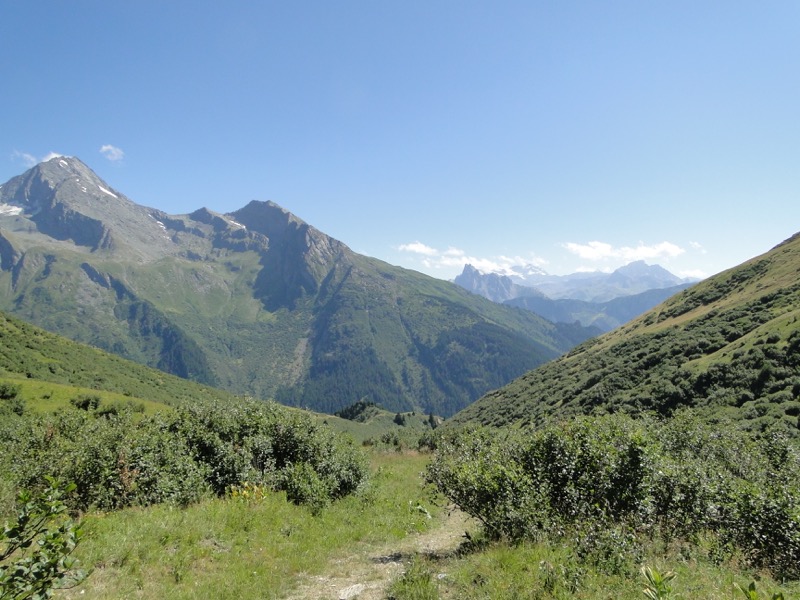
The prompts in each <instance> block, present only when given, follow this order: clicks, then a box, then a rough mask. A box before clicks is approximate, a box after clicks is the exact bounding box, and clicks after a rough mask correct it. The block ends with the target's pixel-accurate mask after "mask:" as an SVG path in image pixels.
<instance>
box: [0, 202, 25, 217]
mask: <svg viewBox="0 0 800 600" xmlns="http://www.w3.org/2000/svg"><path fill="white" fill-rule="evenodd" d="M21 213H22V207H20V206H14V205H13V204H0V215H9V216H14V215H18V214H21Z"/></svg>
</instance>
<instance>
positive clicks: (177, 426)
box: [0, 401, 367, 510]
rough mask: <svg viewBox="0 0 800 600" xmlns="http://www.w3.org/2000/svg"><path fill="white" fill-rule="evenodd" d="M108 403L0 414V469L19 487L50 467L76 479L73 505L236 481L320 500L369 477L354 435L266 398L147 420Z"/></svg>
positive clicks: (163, 497)
mask: <svg viewBox="0 0 800 600" xmlns="http://www.w3.org/2000/svg"><path fill="white" fill-rule="evenodd" d="M114 406H115V408H116V410H115V411H109V412H105V413H104V414H103V415H102V416H103V417H104V418H98V416H101V415H98V414H97V411H95V412H94V413H90V412H87V411H85V410H74V409H72V410H63V411H60V412H58V413H55V414H46V415H27V416H24V417H20V418H18V419H16V420H6V421H2V422H0V456H3V457H6V459H4V460H3V461H2V462H0V467H2V469H3V470H4V471H5V477H6V478H7V479H10V480H11V481H12V482H13V484H14V485H15V486H16V487H17V488H19V489H36V487H37V486H38V485H39V482H41V481H42V480H43V477H44V476H47V475H54V476H57V477H59V478H62V479H67V480H70V481H74V482H75V483H76V486H77V488H76V491H75V493H74V494H73V495H72V496H71V497H70V505H71V506H72V507H73V508H76V509H79V510H85V509H87V508H89V507H97V508H99V509H102V510H112V509H117V508H121V507H123V506H130V505H142V506H144V505H149V504H154V503H159V502H169V503H174V504H179V505H185V504H188V503H190V502H194V501H196V500H197V499H199V498H200V497H202V496H203V495H206V494H210V493H213V494H217V495H223V494H225V493H226V492H227V491H228V490H229V489H231V487H232V486H236V485H239V484H241V483H243V482H251V483H253V484H257V485H260V486H266V487H269V488H271V489H274V490H281V489H287V486H294V487H292V488H291V491H292V493H291V494H290V499H292V500H293V501H296V502H305V501H306V499H308V501H309V502H313V503H315V505H319V504H320V503H321V499H322V497H323V496H324V497H325V498H326V500H327V501H330V500H333V499H336V498H339V497H342V496H346V495H348V494H352V493H353V492H355V491H356V490H357V489H358V488H359V487H360V486H361V484H362V483H363V482H364V481H365V479H366V476H367V467H366V462H365V459H364V456H363V454H361V453H360V452H359V451H358V450H357V449H356V448H355V447H354V446H353V445H352V444H351V443H347V442H345V441H343V440H342V439H341V438H339V437H337V436H336V435H335V434H334V433H333V432H332V431H331V430H330V429H328V428H326V427H322V426H319V425H316V424H314V423H313V422H312V421H311V419H310V417H306V416H300V415H294V414H291V413H289V412H288V411H285V410H283V409H279V408H277V407H275V406H273V405H269V404H263V403H257V402H254V401H241V402H237V403H232V404H231V405H225V406H220V407H216V406H213V405H211V404H197V405H194V406H191V407H187V408H184V409H181V410H179V411H176V412H172V413H164V414H158V415H154V416H151V417H146V418H140V417H139V416H138V415H137V416H136V417H134V414H133V413H132V412H131V410H130V409H129V408H128V407H126V406H120V407H117V406H116V405H114ZM8 457H15V458H14V460H10V459H8ZM297 470H299V471H297ZM295 471H297V473H300V475H298V474H297V473H295ZM311 473H313V477H312V476H311V475H310V474H311ZM303 477H304V479H303ZM295 480H297V481H295ZM300 483H303V484H308V486H311V487H310V489H311V491H310V492H308V493H306V492H303V489H302V485H300ZM318 483H319V485H317V484H318ZM287 491H289V490H288V489H287ZM312 492H313V493H312Z"/></svg>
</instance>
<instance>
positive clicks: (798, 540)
mask: <svg viewBox="0 0 800 600" xmlns="http://www.w3.org/2000/svg"><path fill="white" fill-rule="evenodd" d="M436 448H437V449H436V453H435V455H434V459H433V461H432V463H431V465H430V466H429V468H428V471H427V478H428V480H429V481H430V482H431V483H433V484H434V485H435V486H436V487H437V488H438V489H439V491H441V492H442V493H443V494H444V495H446V496H447V497H448V498H449V499H450V500H451V501H453V502H454V503H455V504H456V505H458V506H459V507H460V508H461V509H462V510H464V511H465V512H467V513H468V514H470V515H472V516H474V517H476V518H477V519H479V520H480V521H481V522H482V523H483V524H484V526H485V528H486V530H487V532H488V533H489V534H490V535H493V536H495V537H502V538H507V539H510V540H522V539H538V538H542V537H544V536H555V537H559V536H562V537H563V536H570V537H571V538H572V539H580V540H583V542H581V544H579V547H581V548H583V549H584V550H585V554H586V556H585V557H584V558H585V559H586V560H588V561H590V562H592V563H595V564H600V565H605V566H606V570H608V571H610V572H620V571H621V570H624V569H625V568H626V565H625V564H624V562H625V561H622V562H620V561H619V554H620V553H622V554H623V555H625V556H627V557H628V559H629V560H628V563H629V564H628V567H632V565H633V564H634V563H635V562H636V560H637V555H638V552H639V548H640V544H641V540H642V539H643V538H644V537H646V536H647V537H653V536H659V537H661V538H664V539H670V538H673V537H675V536H678V535H679V536H682V537H685V538H688V539H692V538H694V537H697V536H700V535H701V534H702V535H706V534H711V535H714V536H716V537H717V539H718V540H719V546H720V547H723V548H736V549H738V551H739V552H740V553H741V554H743V555H744V557H745V559H746V560H747V561H748V562H749V563H750V564H751V565H753V566H754V567H758V568H762V567H763V568H768V569H771V570H772V571H773V572H775V573H776V574H777V575H778V576H780V577H788V578H798V577H800V484H799V483H798V482H800V452H798V447H797V445H796V443H794V442H792V441H791V440H790V439H788V438H787V437H786V436H784V435H782V434H769V433H765V434H761V435H759V436H757V437H752V436H751V435H750V434H747V433H744V432H742V431H739V430H737V429H735V428H734V427H732V426H725V425H722V424H719V423H717V424H714V425H708V424H704V423H701V422H699V421H696V420H694V419H693V418H692V417H690V416H688V415H687V414H680V415H678V416H676V417H675V418H674V419H672V420H669V421H656V420H651V419H641V420H634V419H632V418H630V417H627V416H622V415H614V416H607V417H600V418H588V417H587V418H581V419H577V420H575V421H571V422H568V423H562V424H559V425H552V426H549V427H547V428H545V429H542V430H539V431H533V432H532V431H529V430H526V431H504V432H502V433H501V432H498V431H497V430H487V429H480V428H479V429H470V430H463V431H449V432H447V433H445V434H441V435H439V437H438V439H437V442H436ZM605 554H608V556H605ZM612 558H613V560H612ZM614 561H617V562H616V563H615V562H614Z"/></svg>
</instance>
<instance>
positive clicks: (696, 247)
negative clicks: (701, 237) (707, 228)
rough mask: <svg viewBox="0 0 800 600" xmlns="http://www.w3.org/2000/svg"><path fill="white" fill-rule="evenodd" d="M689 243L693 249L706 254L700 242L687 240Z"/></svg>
mask: <svg viewBox="0 0 800 600" xmlns="http://www.w3.org/2000/svg"><path fill="white" fill-rule="evenodd" d="M689 245H690V246H691V247H692V249H693V250H697V251H698V252H699V253H700V254H706V249H705V248H704V247H703V244H701V243H700V242H689Z"/></svg>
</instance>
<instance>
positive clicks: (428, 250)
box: [397, 241, 547, 273]
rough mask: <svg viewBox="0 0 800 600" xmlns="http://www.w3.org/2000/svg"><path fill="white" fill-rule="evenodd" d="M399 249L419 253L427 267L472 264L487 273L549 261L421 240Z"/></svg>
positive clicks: (458, 267) (451, 266) (539, 264)
mask: <svg viewBox="0 0 800 600" xmlns="http://www.w3.org/2000/svg"><path fill="white" fill-rule="evenodd" d="M397 249H398V250H400V251H401V252H409V253H412V254H417V255H419V258H420V262H421V263H422V265H423V266H424V267H425V268H426V269H453V268H457V269H460V268H463V267H464V265H466V264H470V265H472V266H473V267H475V268H476V269H478V270H479V271H483V272H485V273H511V272H512V267H522V266H525V265H531V264H533V265H536V266H543V265H545V264H546V263H547V261H545V260H544V259H542V258H538V257H535V256H531V257H528V258H525V257H522V256H492V257H480V256H471V255H469V254H467V253H466V252H465V251H464V250H462V249H460V248H454V247H453V246H449V247H448V248H447V249H446V250H439V249H437V248H433V247H431V246H428V245H427V244H423V243H422V242H419V241H416V242H411V243H409V244H402V245H400V246H398V247H397Z"/></svg>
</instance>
